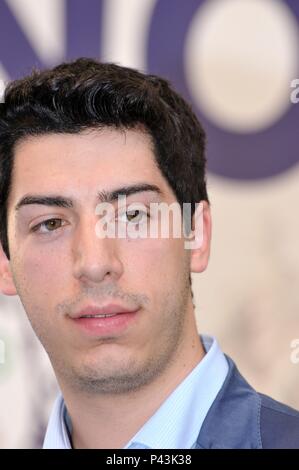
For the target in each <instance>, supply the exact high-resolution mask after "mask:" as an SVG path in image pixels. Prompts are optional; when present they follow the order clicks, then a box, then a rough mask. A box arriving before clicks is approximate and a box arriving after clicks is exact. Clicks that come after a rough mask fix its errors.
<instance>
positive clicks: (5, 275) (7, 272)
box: [0, 243, 17, 295]
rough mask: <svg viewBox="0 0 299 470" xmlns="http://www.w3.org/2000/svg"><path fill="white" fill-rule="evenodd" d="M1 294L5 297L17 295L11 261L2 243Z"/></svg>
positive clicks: (0, 253) (0, 246)
mask: <svg viewBox="0 0 299 470" xmlns="http://www.w3.org/2000/svg"><path fill="white" fill-rule="evenodd" d="M0 292H1V293H2V294H4V295H17V290H16V287H15V283H14V280H13V276H12V272H11V268H10V261H9V259H8V258H7V256H6V254H5V253H4V251H3V248H2V245H1V243H0Z"/></svg>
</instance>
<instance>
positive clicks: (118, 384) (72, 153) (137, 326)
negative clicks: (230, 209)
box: [8, 129, 202, 393]
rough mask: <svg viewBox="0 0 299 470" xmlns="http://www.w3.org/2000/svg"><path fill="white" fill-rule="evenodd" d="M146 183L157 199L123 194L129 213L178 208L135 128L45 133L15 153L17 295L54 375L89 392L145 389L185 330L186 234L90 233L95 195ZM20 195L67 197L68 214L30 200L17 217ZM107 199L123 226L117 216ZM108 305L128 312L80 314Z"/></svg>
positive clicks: (188, 305)
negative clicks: (136, 207) (136, 206)
mask: <svg viewBox="0 0 299 470" xmlns="http://www.w3.org/2000/svg"><path fill="white" fill-rule="evenodd" d="M144 183H145V184H150V185H155V186H157V187H158V188H159V189H160V191H161V194H158V193H156V192H154V191H143V192H138V193H136V194H132V195H130V196H127V201H126V202H127V206H128V205H129V204H131V203H133V202H139V203H143V204H144V205H145V206H149V204H150V203H151V202H160V201H164V202H166V203H168V204H171V203H172V202H175V201H176V198H175V196H174V194H173V191H172V190H171V188H170V187H169V185H168V184H167V181H166V180H165V178H164V177H163V176H162V174H161V172H160V170H159V169H158V168H157V166H156V164H155V159H154V155H153V151H152V145H151V141H150V138H149V137H148V136H147V135H146V134H144V133H142V132H140V131H137V130H130V131H126V132H120V131H117V130H109V129H104V130H102V131H92V132H88V133H81V134H76V135H67V134H61V135H59V134H52V135H46V136H40V137H34V138H31V139H27V140H25V141H24V142H22V143H20V144H19V145H17V147H16V149H15V160H14V171H13V175H12V189H11V193H10V197H9V201H8V238H9V247H10V255H11V260H10V268H11V270H12V273H13V280H14V284H15V286H16V291H17V293H18V295H19V296H20V299H21V301H22V303H23V305H24V308H25V310H26V313H27V315H28V317H29V319H30V321H31V324H32V326H33V328H34V330H35V332H36V334H37V335H38V337H39V339H40V340H41V342H42V344H43V346H44V347H45V349H46V350H47V352H48V354H49V356H50V359H51V362H52V364H53V367H54V369H55V372H56V374H57V377H58V379H61V380H62V381H66V382H68V383H70V384H72V386H74V387H78V389H81V390H85V391H86V392H103V393H107V392H110V393H111V392H116V393H120V392H125V391H128V390H132V389H136V388H138V387H140V386H141V385H143V384H145V383H148V382H150V381H151V380H152V379H153V378H154V377H156V376H157V375H158V374H159V373H160V372H162V371H163V370H164V369H165V368H166V367H167V365H168V364H170V363H171V360H172V359H173V358H174V357H175V354H176V351H177V350H178V348H179V347H180V345H183V344H184V342H185V343H186V342H187V341H188V339H189V337H190V331H191V329H192V328H193V322H192V319H191V312H192V302H191V291H190V285H189V273H190V267H191V269H192V261H191V260H192V255H191V253H190V250H185V249H184V239H183V238H174V237H172V236H170V238H161V237H160V238H151V237H146V238H135V239H134V238H132V237H129V236H126V237H123V238H118V237H116V238H111V237H110V238H107V237H106V238H103V237H102V238H101V237H99V236H98V235H97V233H96V225H97V222H98V221H99V215H98V214H97V213H96V207H97V205H98V204H99V193H100V192H101V193H102V194H103V192H104V191H107V192H111V191H113V190H115V189H118V188H121V187H124V186H131V185H139V184H144ZM29 195H30V196H34V197H41V196H42V197H57V196H59V197H63V198H68V199H70V200H71V201H72V207H59V206H57V205H53V206H52V205H44V204H36V203H34V204H32V203H30V204H28V203H27V204H23V205H20V207H19V209H18V210H16V209H15V208H16V205H17V204H18V203H19V202H20V201H21V199H23V198H24V197H25V196H29ZM27 202H28V200H27ZM31 202H32V201H31ZM112 204H113V206H114V207H115V210H116V211H115V214H116V218H117V219H118V222H117V223H118V224H122V226H124V225H125V220H126V219H125V211H122V215H121V214H118V211H117V201H114V202H113V203H112ZM49 219H54V220H50V221H49ZM46 221H48V222H46ZM42 222H44V224H43V225H40V226H39V225H38V224H41V223H42ZM201 270H202V269H201ZM111 304H114V306H115V304H116V307H115V309H114V310H113V311H112V313H111V312H110V313H111V314H113V313H115V310H117V309H118V308H119V306H121V307H123V309H124V310H125V311H130V312H131V313H119V314H118V315H115V316H111V317H105V318H88V317H86V315H92V316H94V315H95V314H99V313H101V314H102V313H105V307H107V305H111ZM99 307H103V310H102V311H100V312H99V311H98V310H97V308H99ZM112 308H113V306H112ZM81 316H85V318H79V317H81Z"/></svg>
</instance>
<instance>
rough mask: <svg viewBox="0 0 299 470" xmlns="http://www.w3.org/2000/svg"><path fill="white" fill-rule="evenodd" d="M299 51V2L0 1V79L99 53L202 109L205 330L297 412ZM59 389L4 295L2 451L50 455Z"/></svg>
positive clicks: (201, 317) (201, 297) (198, 288)
mask: <svg viewBox="0 0 299 470" xmlns="http://www.w3.org/2000/svg"><path fill="white" fill-rule="evenodd" d="M298 49H299V3H298V2H294V1H292V0H285V1H281V0H205V1H200V0H184V1H183V0H142V1H140V0H26V1H24V0H1V2H0V79H2V80H4V81H6V82H7V81H9V80H11V79H15V78H18V77H21V76H23V75H25V74H28V73H30V71H31V69H32V67H33V66H36V67H42V68H44V67H50V66H52V65H54V64H57V63H59V62H61V61H64V60H69V59H74V58H76V57H79V56H92V57H96V58H99V59H102V60H104V61H113V62H117V63H119V64H122V65H127V66H131V67H134V68H138V69H140V70H142V71H145V72H151V73H157V74H159V75H162V76H164V77H166V78H168V79H170V80H171V81H172V83H173V84H174V86H175V87H176V88H177V89H178V90H179V91H180V92H181V93H182V94H183V95H184V97H185V98H186V99H187V100H188V101H189V102H191V103H192V105H193V108H194V110H195V112H196V113H197V115H198V117H199V119H200V120H201V121H202V123H203V125H204V127H205V129H206V131H207V134H208V160H209V164H208V170H209V174H208V190H209V196H210V200H211V206H212V215H213V240H212V253H211V260H210V265H209V268H208V270H207V271H206V272H205V273H204V274H196V275H193V276H192V280H193V291H194V295H195V302H196V314H197V321H198V329H199V331H200V332H201V333H208V334H212V335H214V336H216V337H217V338H218V340H219V343H220V345H221V346H222V348H223V350H224V351H225V352H226V353H228V354H229V355H231V356H232V358H233V359H234V360H235V361H236V362H237V364H238V367H239V369H240V371H241V372H242V374H243V375H245V377H246V378H247V380H248V381H249V382H250V383H251V384H252V385H253V386H254V387H255V388H257V389H258V390H259V391H262V392H264V393H266V394H269V395H271V396H272V397H274V398H276V399H278V400H280V401H283V402H285V403H287V404H289V405H291V406H293V407H297V408H298V409H299V394H298V388H299V359H298V362H297V361H294V360H293V361H292V360H291V355H292V352H293V353H294V350H293V349H292V342H293V345H294V341H295V340H298V338H299V318H298V314H299V250H298V240H299V217H298V206H297V205H298V203H299V165H298V163H299V152H298V130H299V129H298V124H299V103H298V104H294V103H292V102H291V99H290V95H291V92H292V91H293V89H292V88H291V82H292V81H293V80H294V79H296V78H299V64H298V59H299V51H298ZM295 343H296V341H295ZM4 345H5V347H4ZM297 345H298V344H297ZM297 357H298V358H299V354H298V355H297ZM293 358H294V354H293ZM56 387H57V386H56V382H55V378H54V374H53V372H52V369H51V366H50V363H49V360H48V357H47V356H46V353H45V352H44V351H43V349H42V348H41V346H40V344H39V343H38V341H37V339H36V338H35V335H34V334H33V332H32V330H31V327H30V325H29V323H28V320H27V318H26V315H25V313H24V310H23V308H22V307H21V304H20V301H19V300H18V298H8V297H4V296H2V295H1V294H0V448H35V447H40V446H41V445H42V441H43V436H44V432H45V429H46V424H47V420H48V416H49V413H50V410H51V406H52V404H53V400H54V398H55V395H56V392H57V388H56Z"/></svg>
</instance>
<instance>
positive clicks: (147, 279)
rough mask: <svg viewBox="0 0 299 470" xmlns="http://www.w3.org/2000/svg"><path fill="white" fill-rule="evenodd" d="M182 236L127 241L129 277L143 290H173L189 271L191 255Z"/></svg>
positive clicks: (126, 275)
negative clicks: (180, 277) (180, 237)
mask: <svg viewBox="0 0 299 470" xmlns="http://www.w3.org/2000/svg"><path fill="white" fill-rule="evenodd" d="M182 246H183V243H182V241H181V240H179V239H171V240H170V239H145V240H135V241H134V243H133V242H132V241H130V242H127V244H126V246H125V247H124V251H123V256H124V257H123V264H124V269H125V277H127V278H128V279H132V281H133V279H134V284H135V285H136V283H137V286H139V287H140V288H141V289H142V288H143V289H144V290H149V289H150V288H154V290H158V291H159V290H161V289H162V290H163V289H165V288H169V289H173V286H174V283H175V282H176V280H178V278H179V275H180V274H181V273H183V272H184V271H185V270H186V263H187V262H188V260H187V255H186V252H185V250H184V248H182Z"/></svg>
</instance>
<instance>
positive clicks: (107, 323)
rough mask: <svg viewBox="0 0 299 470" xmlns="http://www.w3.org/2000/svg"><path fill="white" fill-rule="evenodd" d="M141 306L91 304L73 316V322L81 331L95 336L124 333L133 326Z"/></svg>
mask: <svg viewBox="0 0 299 470" xmlns="http://www.w3.org/2000/svg"><path fill="white" fill-rule="evenodd" d="M139 311H140V308H137V309H134V310H132V309H129V308H127V307H125V306H121V305H116V304H108V305H106V306H102V307H95V306H89V307H86V308H85V309H83V310H81V311H80V312H78V313H76V314H75V315H74V316H72V317H71V318H72V320H73V323H74V324H75V325H76V326H77V327H79V329H80V331H81V332H83V333H85V334H86V333H87V334H88V335H93V336H97V337H99V336H105V335H111V334H117V333H122V332H124V331H125V330H126V329H128V328H129V326H131V325H132V324H133V323H134V321H135V320H136V317H137V315H138V312H139Z"/></svg>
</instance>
